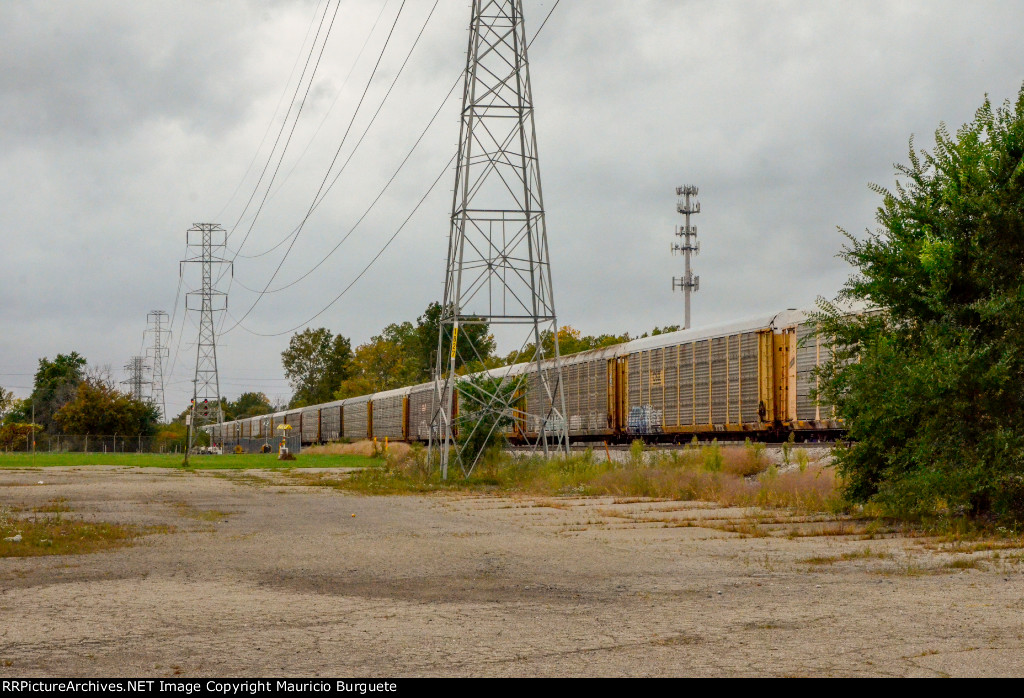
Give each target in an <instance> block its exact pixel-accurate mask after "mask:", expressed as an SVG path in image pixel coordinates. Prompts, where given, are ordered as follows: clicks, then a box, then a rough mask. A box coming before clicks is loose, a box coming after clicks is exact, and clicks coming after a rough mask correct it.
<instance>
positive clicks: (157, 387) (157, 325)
mask: <svg viewBox="0 0 1024 698" xmlns="http://www.w3.org/2000/svg"><path fill="white" fill-rule="evenodd" d="M146 325H147V327H146V335H147V339H148V340H149V346H148V347H147V348H146V359H148V360H149V366H150V369H151V374H150V375H151V376H152V382H151V383H150V398H149V399H150V402H152V403H153V405H154V406H156V408H157V409H158V410H160V419H161V420H164V421H166V420H167V401H166V399H165V398H164V360H165V359H166V358H167V357H168V356H169V355H170V347H169V346H168V344H170V339H171V332H170V330H169V329H168V327H167V313H165V312H164V311H163V310H153V311H150V313H149V314H148V315H147V316H146Z"/></svg>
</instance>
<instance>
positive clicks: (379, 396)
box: [370, 387, 411, 400]
mask: <svg viewBox="0 0 1024 698" xmlns="http://www.w3.org/2000/svg"><path fill="white" fill-rule="evenodd" d="M410 390H411V388H409V387H405V388H395V389H394V390H384V391H381V392H379V393H374V394H373V395H371V396H370V397H371V398H372V399H373V400H383V399H385V398H389V397H399V396H403V397H404V396H405V395H408V394H409V391H410Z"/></svg>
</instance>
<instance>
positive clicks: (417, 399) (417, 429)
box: [409, 385, 434, 441]
mask: <svg viewBox="0 0 1024 698" xmlns="http://www.w3.org/2000/svg"><path fill="white" fill-rule="evenodd" d="M433 400H434V386H433V385H425V386H422V387H421V388H413V389H412V391H411V392H410V393H409V438H410V439H413V440H420V441H426V440H427V439H429V438H430V417H431V414H430V410H431V408H432V406H433Z"/></svg>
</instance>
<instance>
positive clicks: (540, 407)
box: [526, 367, 565, 433]
mask: <svg viewBox="0 0 1024 698" xmlns="http://www.w3.org/2000/svg"><path fill="white" fill-rule="evenodd" d="M564 370H565V369H564V368H563V369H562V371H564ZM542 371H543V375H544V380H545V381H546V382H547V384H548V387H549V389H550V390H551V395H550V396H549V395H548V391H547V390H545V389H544V388H543V387H542V386H541V384H540V380H539V378H538V376H537V372H536V370H531V371H530V373H529V376H528V377H527V381H526V385H528V386H529V388H528V392H527V394H526V412H527V417H526V431H527V432H530V433H538V432H539V431H540V425H541V422H542V421H543V420H544V419H545V418H546V417H548V415H549V414H551V403H552V400H557V399H558V382H557V380H556V379H557V376H558V374H557V372H556V371H555V369H554V368H553V367H548V368H544V369H542ZM562 375H563V376H564V375H565V374H564V373H563V374H562ZM563 388H564V386H563ZM550 419H551V420H555V419H556V418H555V417H554V416H551V418H550ZM558 426H559V425H558V424H557V423H555V422H554V421H552V422H550V423H549V425H548V430H549V431H553V430H555V429H557V428H558Z"/></svg>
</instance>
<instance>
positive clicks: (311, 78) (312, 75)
mask: <svg viewBox="0 0 1024 698" xmlns="http://www.w3.org/2000/svg"><path fill="white" fill-rule="evenodd" d="M340 8H341V0H338V3H337V4H336V5H335V6H334V14H333V15H331V23H330V24H329V25H328V26H327V32H326V34H324V40H323V42H322V43H321V44H320V53H319V54H317V59H316V63H315V64H314V65H313V71H312V72H311V73H310V76H309V82H308V83H307V84H306V91H305V92H304V93H303V95H302V100H301V101H300V102H299V104H298V109H297V110H296V112H295V118H294V119H293V120H292V127H291V129H290V130H289V132H288V138H287V139H286V140H285V144H284V147H283V148H282V149H281V153H280V157H279V158H278V160H277V165H276V166H275V167H274V173H273V175H271V177H270V182H269V183H268V184H267V190H266V192H264V194H263V198H262V199H261V201H260V205H259V207H258V208H257V210H256V213H255V214H254V215H253V218H252V222H251V223H250V224H249V229H248V230H247V231H246V233H245V237H244V238H243V239H242V243H241V244H240V245H239V246H238V249H239V250H241V249H242V247H244V246H245V243H246V241H247V240H248V239H249V236H250V235H251V234H252V229H253V227H254V226H255V225H256V220H257V219H258V218H259V215H260V212H261V211H262V210H263V205H264V204H265V203H266V201H267V195H268V194H269V193H270V188H271V187H272V186H273V185H274V178H275V177H277V173H278V171H279V170H280V169H281V162H282V161H283V160H284V155H285V153H286V152H287V151H288V145H289V144H290V143H291V140H292V136H293V135H294V134H295V127H296V125H297V124H298V123H299V117H301V116H302V109H303V107H304V106H305V105H306V98H307V97H308V96H309V90H310V88H312V86H313V81H314V80H315V78H316V72H317V69H319V67H320V61H321V59H322V58H323V55H324V49H326V48H327V41H328V39H330V37H331V29H332V28H333V27H334V21H335V19H337V17H338V10H339V9H340ZM328 9H330V4H328V5H326V6H325V7H324V14H323V16H322V17H321V18H320V26H319V27H317V32H316V36H314V37H313V44H312V45H311V46H310V50H309V55H308V56H307V57H306V63H305V65H304V66H303V68H302V74H301V75H299V81H298V83H296V85H295V93H294V94H293V96H292V102H291V104H290V105H289V107H288V111H287V112H286V113H285V115H284V120H283V121H282V122H281V128H280V130H279V131H278V132H277V138H276V139H275V140H274V146H273V148H271V150H270V155H269V156H268V157H267V164H266V165H264V166H263V171H262V172H261V173H260V178H259V179H258V180H257V182H256V186H255V187H254V188H253V192H252V195H250V196H249V200H248V201H247V202H246V204H245V207H244V208H243V209H242V213H241V214H239V216H238V220H237V221H235V225H233V226H231V230H230V232H228V238H230V237H231V235H232V234H234V232H235V228H237V227H238V224H239V223H240V222H241V221H242V218H243V217H244V216H245V212H246V211H248V210H249V205H250V204H251V203H252V200H253V199H254V198H255V197H256V192H257V191H259V189H260V184H261V183H262V182H263V177H264V176H265V175H266V173H267V168H269V167H270V163H271V162H272V161H273V159H274V152H275V151H276V150H277V144H278V143H279V142H280V141H281V135H282V134H283V133H284V129H285V126H287V125H288V115H289V114H291V110H292V107H294V106H295V98H296V97H298V95H299V90H300V89H302V83H303V79H304V77H305V75H306V70H307V69H308V68H309V62H310V60H312V58H313V52H314V51H315V49H316V41H317V39H318V38H319V36H320V31H321V29H322V28H323V23H324V20H325V19H326V18H327V10H328ZM233 260H234V257H232V261H233Z"/></svg>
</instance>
